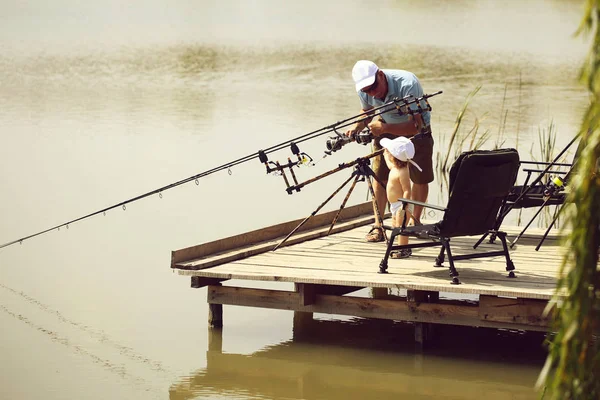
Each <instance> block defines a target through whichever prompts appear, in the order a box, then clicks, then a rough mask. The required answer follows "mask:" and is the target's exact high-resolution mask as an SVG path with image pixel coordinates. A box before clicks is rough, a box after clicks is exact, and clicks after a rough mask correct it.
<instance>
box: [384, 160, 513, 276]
mask: <svg viewBox="0 0 600 400" xmlns="http://www.w3.org/2000/svg"><path fill="white" fill-rule="evenodd" d="M518 170H519V153H517V151H516V150H515V149H499V150H491V151H488V150H476V151H470V152H466V153H462V154H461V155H460V156H459V157H458V158H457V159H456V161H455V162H454V164H453V165H452V168H451V169H450V186H449V196H448V204H447V206H446V208H444V207H439V206H435V205H431V204H426V203H420V202H416V201H413V200H407V199H399V201H402V202H403V208H404V209H405V208H406V207H407V205H408V204H409V203H410V204H416V205H422V206H424V207H428V208H433V209H435V210H439V211H443V212H444V217H443V219H442V220H441V221H439V222H437V223H435V224H428V225H418V226H406V218H405V221H404V223H403V224H402V226H401V227H399V228H393V229H392V233H391V237H390V240H389V242H388V246H387V249H386V251H385V256H384V257H383V259H382V260H381V263H380V264H379V272H380V273H387V269H388V258H389V256H390V253H391V252H392V250H402V249H409V248H420V247H431V246H442V249H441V250H440V253H439V255H438V256H437V258H436V259H435V266H436V267H442V266H443V265H442V263H443V262H444V259H445V257H444V256H445V253H446V254H447V255H448V263H449V264H450V276H451V277H452V283H453V284H459V283H460V281H459V279H458V272H457V271H456V268H455V266H454V261H457V260H466V259H471V258H480V257H493V256H502V255H503V256H504V257H505V259H506V270H507V271H509V277H514V276H515V275H514V272H512V271H513V270H514V269H515V266H514V264H513V262H512V260H511V259H510V256H509V254H508V246H507V244H506V233H504V232H501V231H498V230H495V229H494V227H495V223H496V217H497V215H498V211H499V210H500V207H502V204H503V203H504V200H505V198H506V196H507V195H508V193H509V191H510V189H511V188H512V187H513V185H514V183H515V179H516V177H517V172H518ZM490 231H492V233H493V234H494V235H495V236H497V237H498V238H499V239H500V240H501V241H502V245H503V250H501V251H486V252H480V253H475V254H464V255H458V256H457V255H453V254H452V251H451V250H450V239H451V238H453V237H458V236H473V235H481V234H483V233H488V232H490ZM398 235H403V236H411V237H417V238H421V239H428V242H416V243H410V244H407V245H394V241H395V239H396V237H397V236H398Z"/></svg>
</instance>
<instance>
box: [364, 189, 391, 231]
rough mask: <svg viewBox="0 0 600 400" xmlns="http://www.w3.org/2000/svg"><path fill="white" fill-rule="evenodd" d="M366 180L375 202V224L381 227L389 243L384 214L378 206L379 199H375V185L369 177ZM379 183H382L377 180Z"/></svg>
mask: <svg viewBox="0 0 600 400" xmlns="http://www.w3.org/2000/svg"><path fill="white" fill-rule="evenodd" d="M366 180H367V184H368V185H369V192H371V200H372V201H373V207H374V208H375V223H376V224H379V226H381V231H382V232H383V238H384V239H385V241H386V242H387V240H388V238H387V234H386V233H385V229H383V217H382V215H383V214H381V211H380V210H379V205H377V198H375V190H374V189H373V183H371V180H370V179H369V177H367V178H366ZM377 182H378V183H380V182H381V181H379V179H377Z"/></svg>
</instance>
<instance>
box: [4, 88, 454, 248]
mask: <svg viewBox="0 0 600 400" xmlns="http://www.w3.org/2000/svg"><path fill="white" fill-rule="evenodd" d="M440 93H442V92H441V91H439V92H436V93H433V94H431V95H424V96H423V97H421V98H418V99H416V98H414V97H412V96H411V98H410V99H409V98H404V99H397V98H396V99H393V100H391V101H389V102H387V103H385V104H382V105H381V106H378V107H374V108H372V109H370V110H368V111H366V112H362V113H360V114H357V115H354V116H352V117H350V118H346V119H343V120H341V121H338V122H336V123H334V124H331V125H327V126H324V127H322V128H320V129H317V130H315V131H312V132H308V133H306V134H303V135H300V136H298V137H296V138H294V139H290V140H286V141H284V142H281V143H279V144H276V145H274V146H271V147H268V148H266V149H265V150H260V151H257V152H255V153H252V154H248V155H247V156H244V157H241V158H238V159H237V160H234V161H230V162H228V163H225V164H222V165H220V166H218V167H214V168H211V169H208V170H206V171H204V172H200V173H198V174H196V175H192V176H190V177H189V178H185V179H182V180H180V181H177V182H173V183H170V184H168V185H166V186H163V187H160V188H158V189H154V190H151V191H149V192H147V193H144V194H140V195H138V196H135V197H132V198H130V199H128V200H124V201H122V202H120V203H117V204H114V205H112V206H109V207H106V208H103V209H101V210H98V211H94V212H92V213H89V214H86V215H84V216H81V217H79V218H75V219H72V220H70V221H67V222H63V223H62V224H58V225H55V226H53V227H51V228H48V229H44V230H42V231H39V232H36V233H33V234H31V235H27V236H24V237H22V238H19V239H16V240H13V241H10V242H7V243H4V244H2V245H0V249H2V248H4V247H8V246H11V245H13V244H16V243H23V242H24V241H25V240H28V239H31V238H34V237H36V236H40V235H43V234H45V233H48V232H51V231H53V230H60V228H62V227H66V228H67V229H68V227H69V225H72V224H74V223H76V222H79V221H82V220H84V219H87V218H91V217H93V216H96V215H98V214H106V212H107V211H110V210H114V209H115V208H118V207H121V208H123V210H126V209H127V204H130V203H133V202H135V201H138V200H142V199H144V198H146V197H150V196H152V195H155V194H158V195H159V196H161V197H162V192H165V191H167V190H169V189H172V188H174V187H177V186H180V185H183V184H186V183H188V182H192V181H195V182H196V185H198V184H199V182H198V179H200V178H204V177H205V176H208V175H211V174H213V173H215V172H219V171H223V170H228V171H231V167H234V166H236V165H240V164H243V163H245V162H247V161H250V160H252V159H254V158H258V157H259V153H261V152H262V153H263V154H270V153H273V152H276V151H279V150H282V149H284V148H285V147H287V146H290V145H293V144H298V143H303V142H306V141H308V140H311V139H314V138H317V137H319V136H322V135H324V134H327V133H332V132H334V133H335V134H336V135H338V136H339V135H342V134H341V133H339V132H338V131H337V129H340V128H345V127H347V126H350V125H353V124H355V123H357V122H359V121H365V120H367V119H370V118H372V117H373V116H374V115H380V114H383V113H385V112H389V111H392V110H396V109H398V110H399V111H400V109H399V108H398V103H399V102H401V103H402V105H403V106H406V105H408V104H412V103H416V102H420V101H421V100H425V101H426V99H427V98H428V97H432V96H435V95H437V94H440Z"/></svg>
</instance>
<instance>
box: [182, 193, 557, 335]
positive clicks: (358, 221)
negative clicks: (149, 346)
mask: <svg viewBox="0 0 600 400" xmlns="http://www.w3.org/2000/svg"><path fill="white" fill-rule="evenodd" d="M336 212H337V211H334V212H330V213H325V214H322V215H316V216H314V217H312V218H310V219H309V221H308V223H306V224H305V225H304V226H303V228H302V229H301V230H299V231H298V232H297V233H295V234H294V235H293V236H292V237H291V238H290V239H289V240H288V241H287V242H286V244H285V245H284V246H282V247H280V248H279V249H278V250H277V251H272V249H273V247H274V246H275V245H276V244H278V243H279V242H280V241H281V240H282V239H283V238H284V237H285V236H287V234H289V233H290V232H291V231H292V229H294V227H296V226H297V225H298V224H299V223H300V222H301V221H302V220H297V221H291V222H287V223H283V224H279V225H275V226H271V227H268V228H264V229H260V230H257V231H253V232H248V233H244V234H241V235H237V236H233V237H229V238H226V239H222V240H217V241H214V242H210V243H205V244H201V245H198V246H193V247H190V248H186V249H181V250H177V251H173V252H172V260H171V268H173V269H176V270H177V271H178V273H179V274H180V275H186V276H190V277H191V285H192V287H193V288H200V287H205V286H207V287H208V290H207V291H208V303H209V309H210V313H209V323H210V324H211V325H212V326H221V325H222V308H221V307H222V305H237V306H249V307H263V308H272V309H282V310H292V311H297V312H304V313H307V315H309V316H310V315H311V313H315V312H317V313H326V314H338V315H349V316H357V317H365V318H382V319H391V320H400V321H409V322H415V323H416V324H415V326H416V328H417V330H416V338H417V341H422V340H424V334H423V329H422V328H423V327H425V328H426V327H427V325H426V324H423V323H434V324H450V325H464V326H477V327H490V328H503V329H517V330H534V331H546V330H547V329H548V317H547V316H546V315H545V314H544V312H543V311H544V309H545V307H546V305H547V303H548V300H549V299H550V298H551V297H552V295H553V293H554V290H555V287H556V281H557V274H558V269H559V265H560V263H561V261H562V247H561V246H560V245H559V240H558V238H557V237H555V236H549V237H548V238H547V239H546V241H545V242H544V245H543V246H542V247H541V248H540V250H539V251H535V249H534V248H535V246H536V245H537V243H538V242H539V240H540V237H541V234H542V231H541V230H539V229H537V230H536V229H529V230H528V233H527V234H526V235H524V236H523V237H522V238H521V239H520V240H519V242H518V244H517V245H516V246H515V247H514V248H513V249H512V250H511V258H512V259H513V261H514V263H515V266H516V270H515V273H516V276H517V277H516V278H513V279H511V278H508V277H507V272H506V270H505V267H506V264H505V261H504V258H503V257H490V258H479V259H473V260H463V261H458V262H456V268H457V270H458V272H459V273H460V280H461V282H462V284H460V285H452V284H451V283H450V277H449V271H448V268H447V267H444V268H434V267H433V265H434V259H435V256H436V255H437V254H438V252H439V247H429V248H420V249H413V255H412V257H410V258H408V259H402V260H396V259H390V260H389V269H388V272H389V273H387V274H380V273H378V271H379V262H380V261H381V259H382V257H383V255H384V252H385V244H384V243H367V242H365V241H364V239H363V238H364V235H365V233H366V232H367V230H368V229H367V228H368V226H367V225H369V224H372V223H373V216H372V208H371V203H370V202H368V203H363V204H359V205H356V206H353V207H349V208H346V209H344V210H343V214H342V217H341V218H340V219H339V220H338V222H337V223H336V225H335V226H334V228H333V231H332V232H331V234H330V235H327V231H328V230H329V226H330V223H331V221H332V219H333V217H334V215H335V213H336ZM502 229H503V230H504V231H506V232H507V233H508V235H509V239H511V238H513V237H515V236H516V234H517V233H518V232H519V231H520V228H507V227H503V228H502ZM477 239H478V237H464V238H454V239H452V244H453V254H456V255H458V254H467V253H469V252H474V250H473V249H472V246H473V244H474V243H475V242H476V241H477ZM411 240H416V239H412V238H411ZM496 242H497V243H495V244H489V243H487V240H486V241H485V242H484V243H483V244H482V245H481V246H480V248H479V249H478V250H480V249H481V248H482V247H483V248H484V249H485V248H488V249H491V248H493V249H498V248H500V246H501V244H500V243H499V241H498V240H497V241H496ZM445 265H447V262H446V264H445ZM231 279H235V280H243V281H271V282H292V283H294V290H271V289H262V288H247V287H244V288H242V287H236V286H233V285H230V284H228V283H227V282H226V281H228V280H231ZM224 283H225V284H224ZM245 286H247V284H246V285H245ZM283 286H286V287H289V285H283ZM363 288H372V290H371V291H370V293H371V295H370V296H369V297H364V296H360V297H359V296H352V295H351V293H352V292H356V291H357V290H360V289H363ZM404 290H406V292H404ZM392 293H393V294H392ZM404 293H406V295H404ZM440 293H441V296H440ZM461 296H462V297H466V298H468V300H469V301H463V300H460V298H461ZM448 297H450V298H448ZM473 298H475V301H473Z"/></svg>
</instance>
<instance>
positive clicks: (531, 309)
mask: <svg viewBox="0 0 600 400" xmlns="http://www.w3.org/2000/svg"><path fill="white" fill-rule="evenodd" d="M547 304H548V302H547V301H543V300H532V299H507V298H501V297H493V296H480V297H479V317H480V318H481V319H482V320H485V321H496V322H502V323H517V324H527V325H537V326H542V327H547V326H548V324H549V322H550V319H551V318H550V316H548V315H544V310H545V308H546V305H547Z"/></svg>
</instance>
